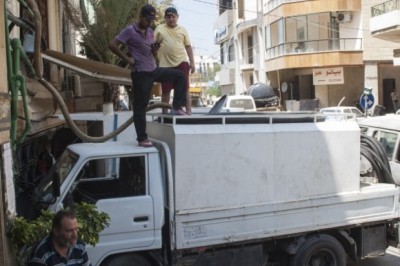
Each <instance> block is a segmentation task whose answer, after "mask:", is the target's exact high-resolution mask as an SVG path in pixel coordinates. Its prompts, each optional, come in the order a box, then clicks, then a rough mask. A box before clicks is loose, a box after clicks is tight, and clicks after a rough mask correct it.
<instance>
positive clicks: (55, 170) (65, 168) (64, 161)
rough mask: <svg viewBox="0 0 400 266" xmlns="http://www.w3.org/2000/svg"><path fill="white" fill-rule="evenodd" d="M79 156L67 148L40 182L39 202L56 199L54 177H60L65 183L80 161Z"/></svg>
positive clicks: (38, 188) (49, 201)
mask: <svg viewBox="0 0 400 266" xmlns="http://www.w3.org/2000/svg"><path fill="white" fill-rule="evenodd" d="M78 158H79V157H78V155H76V154H75V153H73V152H71V151H69V150H65V151H64V152H63V153H62V154H61V156H60V158H59V159H58V161H57V162H56V164H55V165H54V166H53V167H52V168H51V170H50V171H49V173H48V175H47V176H46V177H45V178H44V179H43V180H42V181H41V182H40V184H39V186H38V187H37V193H38V198H37V201H38V202H41V203H51V201H52V200H53V199H54V195H53V178H54V177H58V178H59V181H60V185H61V184H63V182H64V181H65V179H66V178H67V176H68V174H69V172H70V170H71V169H72V168H73V167H74V165H75V164H76V162H77V161H78Z"/></svg>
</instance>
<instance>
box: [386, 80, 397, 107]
mask: <svg viewBox="0 0 400 266" xmlns="http://www.w3.org/2000/svg"><path fill="white" fill-rule="evenodd" d="M395 89H396V80H395V79H383V105H384V106H385V112H386V113H394V112H396V110H395V107H394V103H393V101H392V95H391V94H392V92H393V91H395ZM396 109H397V108H396Z"/></svg>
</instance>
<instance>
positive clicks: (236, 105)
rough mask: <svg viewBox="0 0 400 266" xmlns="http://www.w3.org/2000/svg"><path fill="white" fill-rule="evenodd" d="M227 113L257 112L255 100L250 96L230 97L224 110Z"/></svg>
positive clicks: (227, 98)
mask: <svg viewBox="0 0 400 266" xmlns="http://www.w3.org/2000/svg"><path fill="white" fill-rule="evenodd" d="M222 110H223V111H225V112H257V108H256V104H255V102H254V99H253V97H252V96H250V95H229V96H228V97H226V102H225V105H224V107H223V109H222Z"/></svg>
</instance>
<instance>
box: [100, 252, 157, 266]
mask: <svg viewBox="0 0 400 266" xmlns="http://www.w3.org/2000/svg"><path fill="white" fill-rule="evenodd" d="M117 265H121V266H152V265H153V264H152V263H150V261H149V260H148V259H146V258H145V257H144V256H142V255H139V254H124V255H117V256H116V257H112V258H110V259H107V260H106V261H105V262H103V263H102V264H101V266H117Z"/></svg>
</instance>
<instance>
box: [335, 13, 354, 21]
mask: <svg viewBox="0 0 400 266" xmlns="http://www.w3.org/2000/svg"><path fill="white" fill-rule="evenodd" d="M336 20H337V21H338V22H339V23H346V22H350V21H351V12H349V11H342V12H337V17H336Z"/></svg>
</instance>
